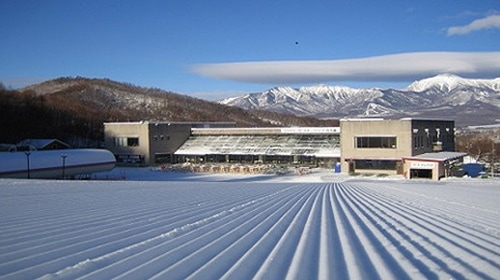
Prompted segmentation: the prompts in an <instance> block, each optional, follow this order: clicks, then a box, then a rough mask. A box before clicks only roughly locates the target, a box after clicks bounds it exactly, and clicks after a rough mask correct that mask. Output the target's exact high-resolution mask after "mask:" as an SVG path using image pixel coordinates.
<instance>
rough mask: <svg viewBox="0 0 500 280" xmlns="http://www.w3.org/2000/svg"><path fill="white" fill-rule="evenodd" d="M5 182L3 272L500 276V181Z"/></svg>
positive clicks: (318, 174) (143, 174)
mask: <svg viewBox="0 0 500 280" xmlns="http://www.w3.org/2000/svg"><path fill="white" fill-rule="evenodd" d="M97 178H99V179H125V180H120V181H117V180H90V181H62V180H59V181H49V180H19V179H16V180H14V179H2V180H0V279H33V278H43V279H54V278H57V279H75V278H86V279H110V278H127V279H154V278H156V279H187V278H191V279H221V278H229V279H248V278H260V279H283V278H290V279H391V278H392V279H498V278H499V277H500V181H499V180H491V179H448V180H443V181H439V182H433V181H425V180H422V181H407V180H401V179H400V178H397V177H388V178H382V179H380V178H379V179H376V178H360V177H348V176H346V175H341V174H334V173H332V172H329V171H314V172H313V173H311V174H307V175H303V176H297V175H284V176H272V175H215V174H193V173H172V172H160V171H152V170H150V169H123V168H117V169H115V170H114V171H112V172H109V173H106V174H100V175H99V176H97Z"/></svg>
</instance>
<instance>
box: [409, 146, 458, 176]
mask: <svg viewBox="0 0 500 280" xmlns="http://www.w3.org/2000/svg"><path fill="white" fill-rule="evenodd" d="M466 155H467V154H466V153H461V152H438V153H425V154H421V155H417V156H413V157H404V158H403V169H404V175H405V177H406V178H407V179H414V178H427V179H432V180H439V179H441V178H444V177H450V176H456V175H460V173H461V172H460V170H461V165H462V163H463V158H464V156H466Z"/></svg>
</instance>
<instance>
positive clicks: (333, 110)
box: [219, 74, 500, 125]
mask: <svg viewBox="0 0 500 280" xmlns="http://www.w3.org/2000/svg"><path fill="white" fill-rule="evenodd" d="M219 102H220V103H222V104H226V105H231V106H237V107H241V108H245V109H262V110H269V111H275V112H280V113H288V114H295V115H307V116H315V117H320V118H343V117H385V118H397V117H404V116H412V117H425V118H427V117H429V118H447V119H455V120H456V121H457V123H459V124H461V125H475V124H484V123H493V122H496V121H497V119H498V121H500V78H496V79H491V80H486V79H466V78H461V77H459V76H456V75H452V74H441V75H437V76H435V77H431V78H427V79H422V80H419V81H415V82H413V83H412V84H410V85H409V86H408V87H407V88H406V89H400V90H397V89H378V88H367V89H354V88H350V87H343V86H328V85H317V86H308V87H301V88H291V87H275V88H272V89H269V90H266V91H264V92H260V93H249V94H245V95H243V96H239V97H232V98H227V99H224V100H221V101H219Z"/></svg>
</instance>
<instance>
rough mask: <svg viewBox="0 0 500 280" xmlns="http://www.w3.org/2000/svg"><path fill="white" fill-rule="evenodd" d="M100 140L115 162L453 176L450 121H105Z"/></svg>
mask: <svg viewBox="0 0 500 280" xmlns="http://www.w3.org/2000/svg"><path fill="white" fill-rule="evenodd" d="M104 129H105V145H106V147H107V148H108V149H109V150H110V151H112V152H113V153H114V154H115V156H116V158H117V162H118V163H121V164H134V165H160V164H165V163H172V164H175V163H185V162H189V163H198V164H199V163H227V164H235V163H239V164H285V165H292V166H317V167H324V168H335V170H336V171H340V170H341V171H342V172H346V173H351V174H352V173H375V174H377V173H378V174H381V173H383V174H401V175H404V176H405V177H406V178H409V179H410V178H430V179H435V180H437V179H439V178H441V177H444V176H450V175H452V173H453V170H454V168H455V167H456V166H458V165H459V162H460V160H461V158H462V157H463V156H464V155H465V154H464V153H456V152H454V148H455V136H454V132H455V127H454V121H450V120H431V119H412V118H403V119H398V120H383V119H343V120H341V121H340V127H281V128H238V127H236V125H235V123H234V122H147V121H143V122H121V123H105V124H104Z"/></svg>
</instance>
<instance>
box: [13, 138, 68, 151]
mask: <svg viewBox="0 0 500 280" xmlns="http://www.w3.org/2000/svg"><path fill="white" fill-rule="evenodd" d="M17 147H18V150H23V149H33V148H35V149H36V150H38V151H47V150H62V149H69V148H70V146H69V145H68V144H66V143H64V142H63V141H60V140H58V139H24V140H23V141H21V142H19V143H17Z"/></svg>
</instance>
